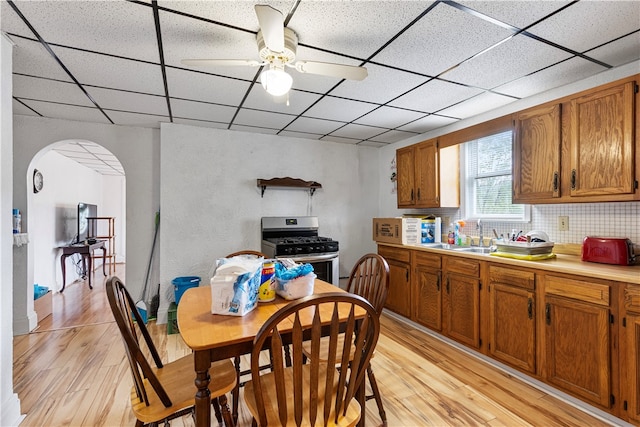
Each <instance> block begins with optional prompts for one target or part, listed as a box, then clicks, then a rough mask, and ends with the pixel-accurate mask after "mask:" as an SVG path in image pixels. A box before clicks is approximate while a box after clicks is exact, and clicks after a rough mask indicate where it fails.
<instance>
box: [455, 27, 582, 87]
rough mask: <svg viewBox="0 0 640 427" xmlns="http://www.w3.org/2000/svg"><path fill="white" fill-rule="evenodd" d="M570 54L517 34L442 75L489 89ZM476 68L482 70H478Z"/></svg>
mask: <svg viewBox="0 0 640 427" xmlns="http://www.w3.org/2000/svg"><path fill="white" fill-rule="evenodd" d="M571 56H572V55H571V54H569V53H567V52H565V51H563V50H560V49H557V48H555V47H552V46H549V45H547V44H545V43H542V42H539V41H537V40H533V39H531V38H530V37H525V36H521V35H520V36H515V37H513V38H511V39H509V40H508V41H506V42H504V43H502V44H500V45H499V46H496V47H495V48H493V49H491V50H489V51H488V52H485V53H483V54H482V55H479V56H477V57H475V58H472V59H470V60H469V61H466V62H465V63H463V64H461V65H460V66H459V67H456V68H455V69H453V70H451V71H450V72H448V73H447V74H446V78H447V80H452V81H455V82H459V83H465V84H468V85H473V86H477V87H481V88H484V89H492V88H494V87H496V86H499V85H501V84H504V83H507V82H509V81H512V80H515V79H517V78H520V77H522V76H525V75H527V74H530V73H533V72H534V71H538V70H541V69H543V68H545V67H547V66H549V65H551V64H554V63H556V62H559V61H562V60H563V59H567V58H569V57H571ZM505 58H509V59H508V60H505ZM478 70H484V72H482V73H478Z"/></svg>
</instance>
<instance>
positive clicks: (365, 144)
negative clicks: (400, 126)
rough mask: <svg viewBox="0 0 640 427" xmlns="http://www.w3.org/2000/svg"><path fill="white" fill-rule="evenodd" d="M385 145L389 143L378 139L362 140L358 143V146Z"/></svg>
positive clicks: (376, 146) (378, 146)
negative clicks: (377, 140)
mask: <svg viewBox="0 0 640 427" xmlns="http://www.w3.org/2000/svg"><path fill="white" fill-rule="evenodd" d="M385 145H389V144H387V143H385V142H376V141H362V142H360V143H358V147H375V148H380V147H384V146H385Z"/></svg>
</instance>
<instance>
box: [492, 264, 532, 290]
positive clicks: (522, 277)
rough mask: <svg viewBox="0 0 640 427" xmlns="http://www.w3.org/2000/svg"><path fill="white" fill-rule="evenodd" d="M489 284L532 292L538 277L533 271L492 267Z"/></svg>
mask: <svg viewBox="0 0 640 427" xmlns="http://www.w3.org/2000/svg"><path fill="white" fill-rule="evenodd" d="M489 282H490V283H491V284H496V283H502V284H506V285H511V286H517V287H520V288H524V289H527V290H530V291H532V290H534V289H535V287H536V275H535V273H534V272H532V271H523V270H516V269H513V268H505V267H499V266H497V265H490V266H489Z"/></svg>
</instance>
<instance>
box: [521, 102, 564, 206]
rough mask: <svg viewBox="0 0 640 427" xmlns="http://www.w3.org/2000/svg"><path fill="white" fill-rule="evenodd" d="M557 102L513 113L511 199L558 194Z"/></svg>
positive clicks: (526, 200) (532, 199) (527, 200)
mask: <svg viewBox="0 0 640 427" xmlns="http://www.w3.org/2000/svg"><path fill="white" fill-rule="evenodd" d="M560 110H561V107H560V104H555V105H545V106H542V107H536V108H532V109H529V110H526V111H523V112H520V113H518V114H517V115H516V120H515V137H514V150H513V153H514V155H513V201H514V202H517V203H535V202H536V201H539V200H546V199H553V198H556V197H560V148H561V145H560V144H561V128H560Z"/></svg>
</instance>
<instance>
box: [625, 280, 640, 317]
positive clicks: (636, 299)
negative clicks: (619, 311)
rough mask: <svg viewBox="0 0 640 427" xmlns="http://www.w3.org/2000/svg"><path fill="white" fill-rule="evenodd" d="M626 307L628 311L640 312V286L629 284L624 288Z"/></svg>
mask: <svg viewBox="0 0 640 427" xmlns="http://www.w3.org/2000/svg"><path fill="white" fill-rule="evenodd" d="M624 308H625V310H627V311H628V312H631V313H635V314H640V286H637V285H627V287H626V289H625V290H624Z"/></svg>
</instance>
